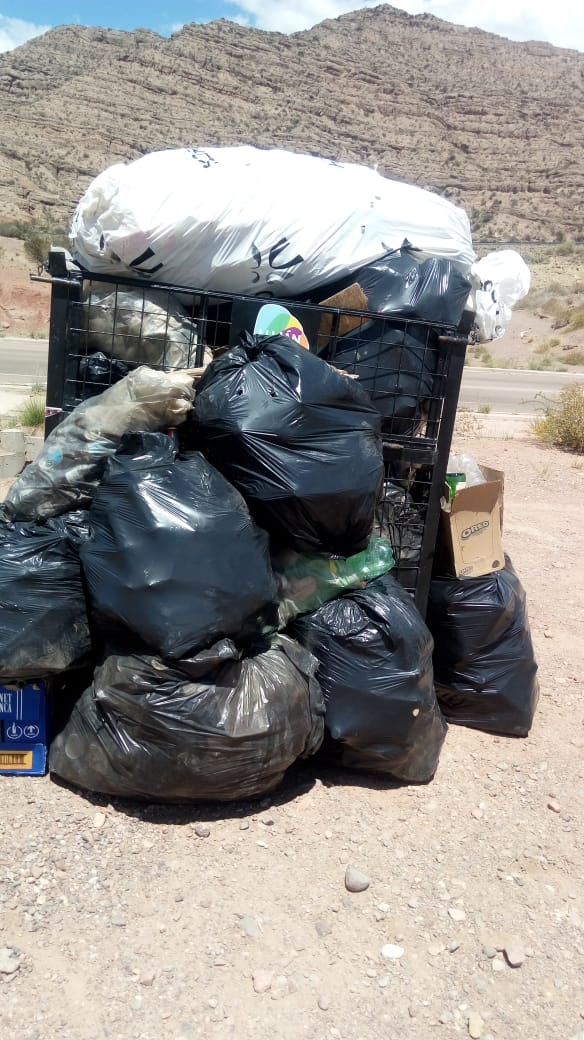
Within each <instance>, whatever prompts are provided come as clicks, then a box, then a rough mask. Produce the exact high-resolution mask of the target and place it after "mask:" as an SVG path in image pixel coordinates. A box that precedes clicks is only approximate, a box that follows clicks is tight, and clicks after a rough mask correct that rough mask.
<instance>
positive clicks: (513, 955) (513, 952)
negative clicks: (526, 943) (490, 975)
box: [503, 939, 525, 968]
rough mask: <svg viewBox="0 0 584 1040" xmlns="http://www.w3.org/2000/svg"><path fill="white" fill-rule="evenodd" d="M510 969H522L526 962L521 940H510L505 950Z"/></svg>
mask: <svg viewBox="0 0 584 1040" xmlns="http://www.w3.org/2000/svg"><path fill="white" fill-rule="evenodd" d="M503 952H504V954H505V957H506V958H507V964H508V965H509V967H510V968H520V967H521V965H522V964H523V962H524V960H525V949H524V947H523V943H522V942H521V940H520V939H509V941H508V942H506V943H505V949H504V950H503Z"/></svg>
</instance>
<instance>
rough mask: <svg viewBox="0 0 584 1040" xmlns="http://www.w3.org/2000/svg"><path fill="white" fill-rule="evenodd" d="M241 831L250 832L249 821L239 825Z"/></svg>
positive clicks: (243, 821)
mask: <svg viewBox="0 0 584 1040" xmlns="http://www.w3.org/2000/svg"><path fill="white" fill-rule="evenodd" d="M239 829H240V831H248V830H249V820H242V821H241V823H240V824H239Z"/></svg>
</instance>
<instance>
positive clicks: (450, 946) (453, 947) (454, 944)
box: [448, 939, 460, 953]
mask: <svg viewBox="0 0 584 1040" xmlns="http://www.w3.org/2000/svg"><path fill="white" fill-rule="evenodd" d="M457 950H460V943H459V942H457V941H456V939H455V940H454V942H451V943H449V944H448V952H449V953H456V951H457Z"/></svg>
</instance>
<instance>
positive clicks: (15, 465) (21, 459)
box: [0, 451, 26, 480]
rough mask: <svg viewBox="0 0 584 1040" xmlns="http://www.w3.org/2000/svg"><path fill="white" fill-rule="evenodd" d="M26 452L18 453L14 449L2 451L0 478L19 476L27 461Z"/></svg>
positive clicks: (0, 456)
mask: <svg viewBox="0 0 584 1040" xmlns="http://www.w3.org/2000/svg"><path fill="white" fill-rule="evenodd" d="M25 461H26V460H25V456H24V453H22V454H18V455H16V454H15V453H14V452H12V451H0V480H4V479H5V478H7V477H17V476H18V474H19V473H21V472H22V469H23V467H24V463H25Z"/></svg>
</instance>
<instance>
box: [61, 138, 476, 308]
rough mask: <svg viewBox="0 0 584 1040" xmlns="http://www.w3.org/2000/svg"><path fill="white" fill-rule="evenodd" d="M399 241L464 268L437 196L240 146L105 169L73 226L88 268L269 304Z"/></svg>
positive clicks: (467, 251) (458, 217)
mask: <svg viewBox="0 0 584 1040" xmlns="http://www.w3.org/2000/svg"><path fill="white" fill-rule="evenodd" d="M404 240H407V241H408V242H409V243H411V245H412V246H413V247H414V249H417V250H420V251H421V253H422V254H423V255H424V256H436V257H445V258H447V259H450V260H453V261H456V262H457V263H459V264H460V266H461V267H462V268H463V269H464V270H465V271H468V269H469V268H470V265H471V263H472V261H473V260H474V259H475V254H474V252H473V248H472V241H471V233H470V225H469V221H468V217H467V215H466V213H465V212H464V210H462V209H460V208H458V207H456V206H454V205H453V204H452V203H451V202H449V201H448V200H447V199H444V198H442V197H441V196H439V195H434V194H433V193H431V192H428V191H424V190H423V189H421V188H417V187H414V186H412V185H409V184H403V183H400V182H399V181H392V180H388V179H387V178H385V177H382V176H381V175H380V174H379V173H377V172H376V171H375V170H372V169H368V168H367V167H365V166H357V165H355V164H351V163H337V162H331V161H329V160H327V159H320V158H316V157H313V156H308V155H298V154H295V153H292V152H285V151H279V150H262V149H259V148H252V147H248V146H243V147H238V148H210V149H208V150H207V151H203V150H202V149H200V148H178V149H170V150H164V151H159V152H151V153H150V154H148V155H145V156H144V157H143V158H141V159H137V160H136V161H134V162H131V163H128V164H126V165H125V164H117V165H115V166H111V167H110V168H109V169H107V170H105V171H104V172H103V173H101V174H100V175H99V176H98V177H96V179H95V180H94V181H93V182H92V183H91V184H90V186H89V188H88V189H87V191H86V192H85V195H84V196H83V198H82V199H81V201H80V202H79V205H78V207H77V210H76V212H75V215H74V218H73V224H72V229H71V241H72V247H73V251H74V254H75V256H76V259H77V260H78V261H79V262H80V263H81V264H82V266H83V267H85V268H87V270H89V271H93V272H106V273H107V274H111V275H116V274H117V275H127V274H128V273H129V272H134V273H136V274H137V275H139V276H141V277H145V278H148V279H151V280H156V281H159V282H164V283H166V284H173V285H177V286H185V287H193V288H200V289H211V290H218V291H226V292H234V293H250V294H253V295H261V294H264V295H267V296H295V295H297V294H299V293H302V292H305V291H306V290H308V289H311V288H312V287H314V286H316V285H322V284H324V283H326V282H327V281H329V280H332V279H335V278H338V277H340V276H342V275H345V274H347V273H350V272H351V271H353V270H355V269H356V268H358V267H361V266H362V265H363V264H367V263H369V262H370V261H372V260H375V259H377V258H378V257H380V256H382V255H383V254H384V253H387V252H388V251H389V250H391V249H397V248H399V247H400V246H401V245H402V244H403V242H404Z"/></svg>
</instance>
